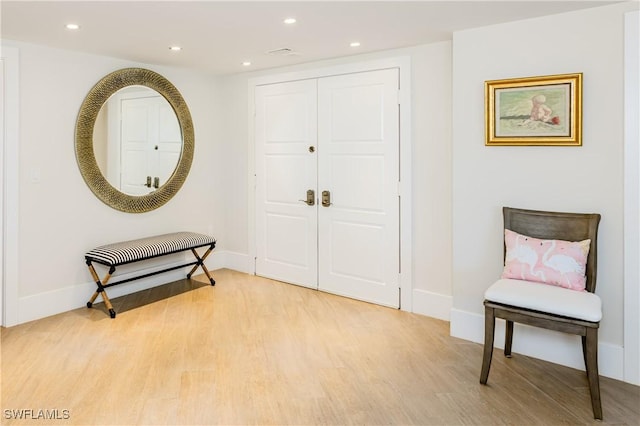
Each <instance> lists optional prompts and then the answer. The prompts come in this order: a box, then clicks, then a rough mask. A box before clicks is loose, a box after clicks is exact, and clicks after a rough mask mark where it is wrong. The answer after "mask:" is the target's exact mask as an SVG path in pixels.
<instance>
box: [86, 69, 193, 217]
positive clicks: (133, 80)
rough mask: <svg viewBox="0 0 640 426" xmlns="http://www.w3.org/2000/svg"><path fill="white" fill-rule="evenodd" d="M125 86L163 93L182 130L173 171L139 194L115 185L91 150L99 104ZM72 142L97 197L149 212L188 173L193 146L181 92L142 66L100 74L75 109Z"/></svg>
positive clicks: (130, 210)
mask: <svg viewBox="0 0 640 426" xmlns="http://www.w3.org/2000/svg"><path fill="white" fill-rule="evenodd" d="M128 86H146V87H149V88H151V89H153V90H155V91H156V92H158V93H160V94H161V95H162V96H164V98H165V99H166V100H167V101H168V102H169V104H170V105H171V106H172V107H173V110H174V111H175V113H176V117H177V118H178V123H179V124H180V129H181V130H182V153H181V155H180V160H179V161H178V165H177V166H176V169H175V170H174V172H173V174H172V175H171V177H170V178H169V180H167V182H166V183H165V184H164V185H162V186H161V187H160V188H158V189H157V190H156V191H154V192H152V193H150V194H147V195H141V196H135V195H128V194H124V193H122V192H120V191H118V190H117V189H116V188H114V187H113V186H112V185H111V184H110V183H109V182H108V181H107V179H106V178H105V177H104V175H103V174H102V172H101V171H100V168H99V167H98V163H97V161H96V157H95V153H94V151H93V127H94V125H95V122H96V117H97V116H98V113H99V112H100V109H101V108H102V105H104V103H105V102H106V101H107V100H108V99H109V97H111V95H113V94H114V93H115V92H117V91H118V90H120V89H123V88H125V87H128ZM75 146H76V159H77V161H78V166H79V168H80V173H81V174H82V177H83V178H84V181H85V182H86V183H87V186H89V189H91V191H92V192H93V193H94V194H95V195H96V197H98V198H99V199H100V200H101V201H102V202H104V203H105V204H106V205H108V206H110V207H112V208H114V209H116V210H120V211H122V212H126V213H144V212H149V211H151V210H155V209H157V208H158V207H160V206H162V205H164V204H165V203H166V202H168V201H169V200H170V199H171V198H172V197H173V196H174V195H175V194H176V193H177V192H178V190H179V189H180V188H181V187H182V185H183V184H184V182H185V180H186V178H187V175H188V174H189V169H190V168H191V162H192V161H193V150H194V133H193V122H192V121H191V114H190V113H189V108H188V107H187V104H186V102H185V101H184V99H183V98H182V95H181V94H180V92H179V91H178V89H176V88H175V86H174V85H173V84H171V82H169V81H168V80H167V79H166V78H164V77H163V76H161V75H160V74H158V73H156V72H154V71H150V70H147V69H144V68H125V69H121V70H118V71H114V72H112V73H110V74H108V75H106V76H105V77H103V78H102V79H101V80H100V81H99V82H98V83H96V85H95V86H93V88H92V89H91V90H90V91H89V93H88V94H87V97H86V98H85V99H84V102H82V105H81V106H80V112H79V113H78V120H77V122H76V135H75Z"/></svg>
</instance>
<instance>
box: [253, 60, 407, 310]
mask: <svg viewBox="0 0 640 426" xmlns="http://www.w3.org/2000/svg"><path fill="white" fill-rule="evenodd" d="M398 78H399V77H398V69H387V70H379V71H370V72H362V73H355V74H347V75H340V76H333V77H325V78H319V79H312V80H302V81H295V82H287V83H278V84H270V85H264V86H258V87H256V90H255V107H256V109H255V144H256V202H255V205H256V274H257V275H260V276H264V277H268V278H273V279H276V280H280V281H284V282H288V283H293V284H298V285H302V286H307V287H311V288H315V289H319V290H322V291H326V292H330V293H334V294H339V295H343V296H347V297H351V298H355V299H359V300H364V301H368V302H373V303H377V304H381V305H385V306H392V307H399V292H400V290H399V265H400V253H399V251H400V241H399V239H400V222H399V208H400V207H399V206H400V204H399V190H398V188H399V167H400V166H399V143H400V137H399V105H398ZM325 191H326V192H325ZM323 192H324V194H325V195H324V196H323ZM308 194H312V195H309V199H307V197H308ZM323 200H324V202H323Z"/></svg>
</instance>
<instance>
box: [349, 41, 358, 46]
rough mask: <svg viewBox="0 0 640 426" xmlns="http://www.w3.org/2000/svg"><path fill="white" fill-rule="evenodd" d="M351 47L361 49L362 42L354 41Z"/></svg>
mask: <svg viewBox="0 0 640 426" xmlns="http://www.w3.org/2000/svg"><path fill="white" fill-rule="evenodd" d="M349 46H351V47H359V46H360V42H359V41H354V42H353V43H350V44H349Z"/></svg>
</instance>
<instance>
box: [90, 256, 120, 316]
mask: <svg viewBox="0 0 640 426" xmlns="http://www.w3.org/2000/svg"><path fill="white" fill-rule="evenodd" d="M87 266H88V267H89V272H90V273H91V276H92V277H93V280H94V281H95V283H96V286H98V289H97V290H96V292H95V293H93V296H91V299H89V301H88V302H87V308H91V307H92V306H93V302H95V301H96V299H97V298H98V295H99V294H101V295H102V300H103V301H104V305H105V306H106V307H107V309H108V310H109V316H110V317H111V318H115V317H116V311H115V310H114V309H113V306H112V305H111V301H110V300H109V296H107V291H106V290H105V288H104V286H105V285H106V284H107V282H108V281H109V279H111V275H112V274H113V272H114V271H115V270H116V268H115V267H114V266H112V267H111V268H109V272H108V273H107V275H105V276H104V278H103V279H102V281H100V277H98V273H97V272H96V269H95V268H94V267H93V265H92V264H91V261H87Z"/></svg>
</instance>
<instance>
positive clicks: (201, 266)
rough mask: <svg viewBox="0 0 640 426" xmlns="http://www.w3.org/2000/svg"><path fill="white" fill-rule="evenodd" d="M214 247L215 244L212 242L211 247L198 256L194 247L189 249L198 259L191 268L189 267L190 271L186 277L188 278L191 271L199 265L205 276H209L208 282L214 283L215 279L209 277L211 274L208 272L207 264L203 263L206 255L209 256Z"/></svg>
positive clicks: (191, 273)
mask: <svg viewBox="0 0 640 426" xmlns="http://www.w3.org/2000/svg"><path fill="white" fill-rule="evenodd" d="M214 247H215V245H214V244H212V245H211V247H209V248H208V249H207V251H206V252H205V253H204V255H203V256H202V257H200V256H199V255H198V252H197V251H196V249H191V252H192V253H193V255H194V256H195V257H196V259H198V263H196V264H195V265H194V266H193V268H191V271H189V273H188V274H187V278H189V279H190V278H191V275H193V273H194V272H195V271H196V269H198V267H200V268H202V270H203V271H204V273H205V275H206V276H207V278H209V282H210V283H211V285H216V280H214V279H213V278H212V277H211V274H210V273H209V270H208V269H207V266H206V265H205V264H204V260H205V259H206V258H207V256H209V254H211V252H212V251H213V248H214Z"/></svg>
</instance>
